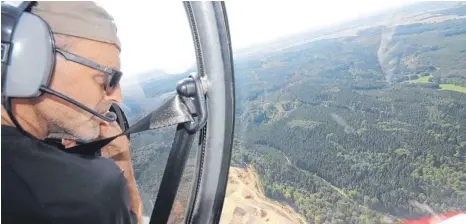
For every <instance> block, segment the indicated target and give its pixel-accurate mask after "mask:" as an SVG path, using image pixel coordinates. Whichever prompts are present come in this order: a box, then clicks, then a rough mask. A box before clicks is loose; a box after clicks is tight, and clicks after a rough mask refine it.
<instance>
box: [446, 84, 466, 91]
mask: <svg viewBox="0 0 466 224" xmlns="http://www.w3.org/2000/svg"><path fill="white" fill-rule="evenodd" d="M440 88H441V89H442V90H451V91H456V92H460V93H466V87H462V86H455V85H453V84H440Z"/></svg>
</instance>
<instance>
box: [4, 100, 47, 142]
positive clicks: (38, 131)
mask: <svg viewBox="0 0 466 224" xmlns="http://www.w3.org/2000/svg"><path fill="white" fill-rule="evenodd" d="M11 106H12V108H13V116H15V119H16V120H17V121H18V123H19V124H20V125H21V128H22V129H24V130H25V131H26V132H28V133H29V134H31V135H32V136H34V137H36V138H38V139H44V138H45V136H46V134H47V127H46V125H42V124H41V123H43V122H40V120H39V117H38V116H37V113H36V111H35V109H34V107H33V106H32V105H30V104H27V103H25V102H22V101H21V100H18V102H17V103H13V102H12V105H11ZM1 117H2V125H6V126H11V127H16V125H15V124H14V123H13V121H12V120H11V119H10V116H9V115H8V112H7V111H6V109H5V108H4V107H3V105H2V115H1ZM16 128H18V127H16Z"/></svg>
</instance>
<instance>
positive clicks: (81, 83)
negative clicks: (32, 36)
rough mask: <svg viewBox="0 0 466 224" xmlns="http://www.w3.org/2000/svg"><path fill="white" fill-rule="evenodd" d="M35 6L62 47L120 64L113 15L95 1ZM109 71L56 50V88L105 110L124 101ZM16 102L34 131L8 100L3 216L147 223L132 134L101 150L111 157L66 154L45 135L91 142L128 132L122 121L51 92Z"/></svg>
mask: <svg viewBox="0 0 466 224" xmlns="http://www.w3.org/2000/svg"><path fill="white" fill-rule="evenodd" d="M31 12H32V13H33V14H36V15H38V16H40V17H41V18H42V19H44V20H45V21H46V22H47V23H48V24H49V25H50V27H51V30H52V32H53V34H54V38H55V42H56V48H58V49H61V50H64V51H67V52H70V53H72V54H75V55H78V56H80V57H82V58H85V59H87V60H90V61H93V62H95V63H97V64H99V65H102V66H107V67H111V68H114V69H117V70H119V68H120V58H119V54H120V43H119V41H118V37H117V35H116V27H115V25H114V23H113V18H112V17H111V16H110V15H109V14H108V13H107V12H106V11H105V10H103V9H102V8H100V7H98V6H97V5H96V4H94V3H92V2H38V3H37V4H36V5H35V6H34V7H33V8H32V10H31ZM37 57H40V55H38V56H37ZM106 76H108V74H106V73H103V72H101V71H98V70H96V69H93V68H90V67H87V66H84V65H82V64H79V63H76V62H74V61H70V60H67V59H66V58H64V57H63V56H62V55H60V54H59V53H57V54H56V66H55V71H54V73H53V77H52V80H51V84H50V85H49V88H50V89H53V90H55V91H57V92H60V93H62V94H64V95H66V96H68V97H70V98H72V99H74V100H76V101H78V102H80V103H81V104H83V105H84V106H87V107H89V108H91V109H93V110H95V111H97V112H99V113H101V114H105V113H106V112H107V111H108V110H109V108H110V106H111V104H112V103H120V102H122V95H121V89H120V86H119V85H118V86H116V88H115V89H112V90H107V89H106V88H104V86H105V85H104V83H105V78H108V77H106ZM24 81H25V82H27V80H24ZM12 108H13V115H14V117H15V118H16V120H17V121H18V122H19V124H20V126H21V127H22V128H23V129H24V130H25V131H26V132H28V133H29V134H30V135H31V136H32V137H31V136H26V135H23V134H22V133H21V132H19V131H18V128H17V127H15V125H14V123H13V122H12V119H11V118H10V117H9V116H8V114H7V111H6V110H5V108H4V107H3V105H2V113H1V117H2V132H1V134H2V138H1V151H2V215H1V219H2V222H3V223H135V221H134V220H136V218H137V220H138V221H139V223H142V203H141V199H140V196H139V193H138V190H137V186H136V183H135V180H134V174H133V167H132V164H131V157H130V151H129V142H128V139H127V137H126V136H121V137H118V138H117V139H115V140H113V141H112V142H111V143H109V144H108V145H106V146H105V147H104V148H103V149H102V155H103V156H104V157H107V158H103V157H97V156H95V157H94V156H80V155H76V154H71V153H67V152H65V151H62V150H59V149H57V148H55V147H54V146H52V145H49V144H46V143H45V142H43V141H42V140H43V139H44V138H45V137H47V135H48V134H49V133H63V134H66V135H71V136H74V137H75V139H83V140H87V141H95V140H98V139H104V138H108V137H112V136H115V135H117V134H120V133H121V129H120V128H119V126H118V125H117V124H116V122H112V123H108V122H105V121H103V120H100V119H98V118H97V117H95V116H93V115H92V114H91V113H88V112H86V111H84V110H83V109H81V108H80V107H78V106H76V105H73V104H71V103H69V102H67V101H64V100H61V99H59V98H57V97H54V96H52V95H49V94H44V95H42V96H40V97H38V98H33V99H13V100H12ZM63 144H64V145H66V146H68V147H69V146H72V144H73V143H72V141H71V142H70V141H65V140H64V141H63ZM108 158H110V159H111V160H110V159H108Z"/></svg>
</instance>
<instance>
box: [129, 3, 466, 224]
mask: <svg viewBox="0 0 466 224" xmlns="http://www.w3.org/2000/svg"><path fill="white" fill-rule="evenodd" d="M419 4H420V5H419V8H422V9H423V10H425V9H426V8H428V7H427V6H426V7H424V8H423V7H422V6H423V5H422V3H419ZM445 4H446V5H447V6H448V8H446V9H439V10H436V11H415V10H412V8H411V10H407V12H409V13H414V14H415V16H411V14H409V15H408V14H406V15H405V16H406V18H411V19H412V20H413V22H411V23H408V22H406V21H404V23H403V24H392V25H391V26H382V25H374V26H372V27H369V28H363V29H359V30H357V32H355V33H356V35H350V36H342V37H336V38H323V39H319V40H313V41H309V42H306V43H303V44H300V45H298V46H292V47H289V48H286V49H281V50H278V51H272V52H269V53H267V54H263V55H259V56H255V57H250V58H242V59H241V58H240V59H238V60H236V61H235V76H236V94H237V96H236V97H237V99H236V100H237V102H236V106H237V107H236V121H237V123H236V127H235V144H234V148H233V154H232V165H249V166H251V167H252V168H253V169H254V170H255V171H256V172H258V174H259V176H260V180H261V183H262V186H263V188H264V192H265V193H266V195H267V196H268V197H270V198H272V199H275V200H279V201H283V202H286V203H288V204H290V205H291V206H292V207H293V208H295V209H296V211H298V212H300V213H301V214H303V215H304V216H306V218H307V219H308V221H309V223H390V222H391V221H394V222H397V221H400V220H404V219H412V218H419V217H423V216H428V215H430V213H429V212H428V211H427V210H426V209H425V207H426V206H429V207H430V208H431V209H432V210H433V211H435V212H438V213H443V212H449V211H466V163H465V158H466V91H465V90H466V63H465V62H466V18H464V17H462V16H464V15H466V6H464V5H461V4H459V5H458V4H453V5H452V4H447V3H445ZM439 5H442V4H441V3H436V4H435V7H436V8H437V7H439ZM430 10H432V9H430ZM407 12H406V13H407ZM410 16H411V17H410ZM445 16H449V17H448V18H447V19H445V18H444V17H445ZM413 18H416V19H417V20H416V19H413ZM419 18H421V19H419ZM428 19H430V20H429V21H430V22H420V21H424V20H428ZM366 23H367V22H366ZM375 23H376V21H374V24H375ZM177 77H178V76H177ZM178 80H179V79H177V80H176V81H178ZM172 82H173V83H172ZM161 83H163V86H161V88H157V86H158V85H157V82H154V83H150V84H147V85H150V87H151V88H144V91H147V93H146V94H147V95H149V96H151V97H153V96H157V95H158V94H160V93H162V92H163V91H162V90H165V89H168V88H167V86H170V85H172V86H173V88H174V86H175V84H176V82H175V79H173V78H172V79H170V80H169V81H164V82H161ZM169 83H172V84H169ZM150 91H156V92H154V93H151V92H150ZM132 105H134V103H133V104H132ZM134 111H139V110H134ZM129 116H130V117H132V118H133V119H134V117H140V116H141V114H140V113H129ZM173 133H174V132H173V130H172V129H170V128H166V129H163V130H157V131H152V132H150V133H143V134H139V135H137V136H135V137H134V138H133V139H132V141H131V146H132V150H133V151H132V153H133V161H134V165H135V172H136V179H137V181H138V184H139V185H140V188H142V189H143V190H142V191H143V192H145V193H146V194H149V195H152V196H153V195H154V194H156V192H157V187H158V183H157V181H160V179H157V178H160V177H161V175H162V173H163V168H164V166H165V162H166V158H167V156H168V151H169V149H170V144H171V141H172V139H173ZM194 151H195V150H193V154H192V159H194V157H195V153H194ZM164 159H165V160H164ZM191 171H192V170H190V169H189V168H188V169H187V172H188V173H189V172H191ZM188 176H189V175H188ZM188 179H189V178H188ZM187 183H188V182H187ZM187 186H188V185H187ZM152 198H153V197H152ZM149 208H150V209H151V207H149ZM150 209H149V210H150ZM149 210H147V211H145V213H148V212H150V211H149ZM149 214H150V213H149Z"/></svg>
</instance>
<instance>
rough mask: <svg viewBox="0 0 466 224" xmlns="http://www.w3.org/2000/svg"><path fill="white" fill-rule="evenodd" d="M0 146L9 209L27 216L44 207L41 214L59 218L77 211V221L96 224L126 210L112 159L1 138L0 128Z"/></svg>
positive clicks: (124, 191)
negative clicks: (19, 211)
mask: <svg viewBox="0 0 466 224" xmlns="http://www.w3.org/2000/svg"><path fill="white" fill-rule="evenodd" d="M4 137H6V138H4ZM4 140H6V141H4ZM1 144H2V197H3V196H5V199H3V198H2V203H3V201H5V200H6V201H9V204H10V208H11V209H14V211H18V210H21V211H22V212H24V213H25V214H31V213H29V212H33V211H34V210H41V209H44V208H46V210H47V211H46V213H47V214H54V216H55V217H58V216H62V217H63V218H64V220H67V218H69V215H71V214H73V216H74V215H78V214H77V213H79V215H78V216H79V217H82V219H81V218H80V219H78V220H81V221H86V220H91V219H92V220H94V219H98V220H99V221H98V222H100V223H112V222H111V221H110V222H106V221H103V220H105V219H114V218H115V217H118V216H119V215H122V214H121V213H122V212H123V213H125V212H124V211H125V210H127V211H126V212H129V201H128V192H127V185H126V179H125V177H124V174H123V171H122V170H121V169H120V168H119V167H118V166H117V165H116V163H115V162H114V161H113V160H110V159H107V158H104V157H100V156H81V155H76V154H70V153H67V152H64V151H62V150H60V149H58V148H56V147H54V146H51V145H48V144H46V143H44V142H41V141H39V140H35V139H31V138H28V137H25V136H11V135H8V133H7V135H4V133H3V128H2V143H1ZM7 177H8V178H9V180H8V181H6V180H5V179H4V178H7ZM21 189H23V190H21ZM4 193H5V194H4ZM23 195H29V196H28V197H24V196H23ZM15 204H16V205H17V206H14V205H15ZM26 204H28V206H25V205H26ZM11 206H14V208H13V207H11ZM7 207H8V206H7ZM28 208H29V209H28ZM76 208H80V209H78V210H76ZM26 210H29V211H26ZM112 211H113V212H112ZM101 212H103V213H101ZM116 212H118V213H116ZM43 214H45V213H42V214H41V216H42V215H43ZM86 216H87V217H89V219H86V218H85V217H86ZM112 217H113V218H112ZM101 220H102V221H101ZM94 221H95V220H94ZM86 222H87V221H86ZM92 223H94V222H92Z"/></svg>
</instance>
